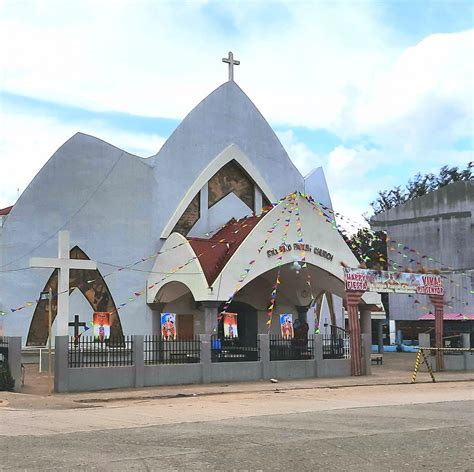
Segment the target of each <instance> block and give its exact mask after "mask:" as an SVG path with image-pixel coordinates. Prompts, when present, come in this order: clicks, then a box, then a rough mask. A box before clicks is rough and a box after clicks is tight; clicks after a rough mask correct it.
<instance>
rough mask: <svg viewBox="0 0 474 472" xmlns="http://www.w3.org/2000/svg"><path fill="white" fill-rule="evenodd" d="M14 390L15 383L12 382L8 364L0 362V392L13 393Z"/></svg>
mask: <svg viewBox="0 0 474 472" xmlns="http://www.w3.org/2000/svg"><path fill="white" fill-rule="evenodd" d="M14 388H15V381H14V380H13V377H12V374H11V372H10V368H9V366H8V362H1V361H0V391H2V390H6V391H9V392H13V389H14Z"/></svg>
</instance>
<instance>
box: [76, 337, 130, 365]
mask: <svg viewBox="0 0 474 472" xmlns="http://www.w3.org/2000/svg"><path fill="white" fill-rule="evenodd" d="M68 351H69V356H68V366H69V367H121V366H127V365H133V338H132V336H118V337H115V338H109V339H106V340H105V341H103V342H100V341H98V340H97V339H96V338H94V337H92V336H81V337H80V338H79V339H76V338H75V337H74V336H73V337H71V338H69V349H68Z"/></svg>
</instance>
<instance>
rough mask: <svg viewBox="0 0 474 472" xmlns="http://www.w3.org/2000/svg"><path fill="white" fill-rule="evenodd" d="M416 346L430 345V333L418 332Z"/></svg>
mask: <svg viewBox="0 0 474 472" xmlns="http://www.w3.org/2000/svg"><path fill="white" fill-rule="evenodd" d="M418 346H419V347H430V335H429V334H428V333H419V334H418Z"/></svg>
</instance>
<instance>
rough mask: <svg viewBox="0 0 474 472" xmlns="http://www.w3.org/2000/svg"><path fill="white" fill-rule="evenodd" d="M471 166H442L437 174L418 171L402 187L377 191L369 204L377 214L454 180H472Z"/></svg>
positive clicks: (473, 178) (472, 164)
mask: <svg viewBox="0 0 474 472" xmlns="http://www.w3.org/2000/svg"><path fill="white" fill-rule="evenodd" d="M473 168H474V162H469V163H468V164H467V167H466V168H465V169H463V170H459V168H458V167H449V166H443V167H441V169H440V171H439V174H438V175H437V176H436V175H434V174H431V173H430V174H425V175H421V173H418V174H416V175H415V176H414V177H413V179H410V180H409V181H408V184H407V185H406V186H405V188H404V189H402V188H401V186H397V187H394V188H392V189H391V190H381V191H379V192H378V197H377V198H376V199H375V200H374V201H373V202H372V203H371V204H370V206H371V207H372V209H373V210H374V214H375V215H377V214H378V213H383V212H384V211H387V210H390V209H391V208H394V207H396V206H398V205H401V204H402V203H405V202H407V201H409V200H413V199H414V198H417V197H421V196H423V195H426V194H427V193H429V192H432V191H433V190H437V189H439V188H441V187H445V186H446V185H449V184H452V183H454V182H459V181H461V180H474V175H473V171H472V169H473Z"/></svg>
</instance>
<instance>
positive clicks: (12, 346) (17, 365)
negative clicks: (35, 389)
mask: <svg viewBox="0 0 474 472" xmlns="http://www.w3.org/2000/svg"><path fill="white" fill-rule="evenodd" d="M7 339H8V365H9V367H10V372H11V374H12V377H13V380H14V381H15V392H20V391H21V387H22V382H23V375H22V368H21V337H8V338H7Z"/></svg>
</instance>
